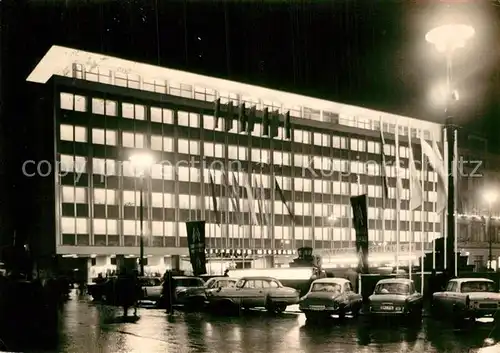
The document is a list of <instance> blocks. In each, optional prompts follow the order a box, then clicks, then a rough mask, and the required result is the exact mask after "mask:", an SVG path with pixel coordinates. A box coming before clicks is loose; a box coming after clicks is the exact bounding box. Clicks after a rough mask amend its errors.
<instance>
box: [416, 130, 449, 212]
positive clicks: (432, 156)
mask: <svg viewBox="0 0 500 353" xmlns="http://www.w3.org/2000/svg"><path fill="white" fill-rule="evenodd" d="M420 144H421V146H422V152H423V153H424V154H425V155H426V156H427V158H428V159H429V163H430V165H431V167H432V169H433V170H434V171H435V172H436V173H437V178H438V180H437V205H436V212H437V213H441V212H443V211H444V209H445V207H446V202H447V200H448V192H447V190H446V172H445V168H444V162H443V158H442V157H441V153H440V152H439V148H438V147H437V144H435V143H434V149H433V148H432V147H431V146H430V145H429V144H428V143H427V141H425V140H424V139H423V138H422V136H420Z"/></svg>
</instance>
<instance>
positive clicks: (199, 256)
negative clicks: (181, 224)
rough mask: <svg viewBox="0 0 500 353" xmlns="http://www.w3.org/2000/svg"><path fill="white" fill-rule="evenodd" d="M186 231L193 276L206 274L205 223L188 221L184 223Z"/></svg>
mask: <svg viewBox="0 0 500 353" xmlns="http://www.w3.org/2000/svg"><path fill="white" fill-rule="evenodd" d="M186 230H187V238H188V247H189V258H190V260H191V265H192V266H193V275H194V276H199V275H203V274H206V273H207V266H206V257H205V221H188V222H186Z"/></svg>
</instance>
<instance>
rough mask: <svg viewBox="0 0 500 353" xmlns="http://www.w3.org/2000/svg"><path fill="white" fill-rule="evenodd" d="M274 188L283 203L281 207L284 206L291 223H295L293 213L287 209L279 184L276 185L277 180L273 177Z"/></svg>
mask: <svg viewBox="0 0 500 353" xmlns="http://www.w3.org/2000/svg"><path fill="white" fill-rule="evenodd" d="M274 187H275V190H276V191H277V192H278V195H279V197H280V199H281V202H283V205H285V207H286V210H287V211H288V215H289V216H290V218H291V220H292V222H294V223H295V216H294V214H293V212H292V211H291V210H290V207H288V204H287V203H286V199H285V194H284V193H283V190H281V188H280V184H278V179H276V177H274Z"/></svg>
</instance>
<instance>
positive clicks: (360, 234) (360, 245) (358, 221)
mask: <svg viewBox="0 0 500 353" xmlns="http://www.w3.org/2000/svg"><path fill="white" fill-rule="evenodd" d="M367 202H368V201H367V197H366V195H360V196H354V197H351V207H352V217H353V219H352V221H353V226H354V230H355V232H356V253H357V255H358V260H359V261H358V273H368V272H369V266H368V246H369V240H368V210H367V207H368V206H367Z"/></svg>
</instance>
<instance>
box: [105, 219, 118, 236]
mask: <svg viewBox="0 0 500 353" xmlns="http://www.w3.org/2000/svg"><path fill="white" fill-rule="evenodd" d="M106 225H107V226H108V234H110V235H114V234H116V235H117V234H118V220H117V219H107V220H106Z"/></svg>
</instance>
